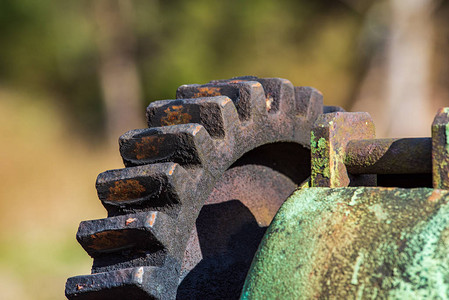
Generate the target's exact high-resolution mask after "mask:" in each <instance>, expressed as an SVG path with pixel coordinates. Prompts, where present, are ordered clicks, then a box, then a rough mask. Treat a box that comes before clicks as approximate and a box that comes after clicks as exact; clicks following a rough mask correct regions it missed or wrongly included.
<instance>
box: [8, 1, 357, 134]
mask: <svg viewBox="0 0 449 300" xmlns="http://www.w3.org/2000/svg"><path fill="white" fill-rule="evenodd" d="M119 4H120V7H121V8H122V9H124V10H127V13H128V14H130V15H129V16H128V17H129V18H130V19H131V25H132V32H131V34H133V35H135V41H136V45H135V47H132V49H131V50H130V51H133V53H132V55H133V57H134V58H135V60H136V64H137V66H138V68H139V73H140V74H139V75H140V80H141V86H142V90H143V98H144V99H145V100H144V101H142V109H143V107H144V106H146V105H148V103H149V102H150V101H153V100H157V99H164V98H173V97H174V93H175V90H176V88H177V86H179V85H181V84H187V83H204V82H208V81H210V80H212V79H220V78H229V77H234V76H238V75H256V76H265V77H274V76H277V77H284V78H287V79H289V80H291V81H292V82H293V83H294V84H295V85H313V86H316V87H318V88H319V89H321V90H322V91H323V92H324V93H325V94H326V95H332V98H331V99H327V103H328V104H331V105H332V104H340V105H344V104H345V103H346V101H347V98H348V97H349V96H350V95H351V89H353V87H354V85H355V83H356V79H357V78H356V76H355V75H352V74H357V68H358V66H359V65H360V59H361V57H358V54H357V53H359V51H357V47H358V33H359V28H360V27H361V22H362V20H363V18H362V15H361V13H360V12H356V11H355V10H353V9H352V8H351V7H350V6H348V5H347V4H345V3H344V2H340V1H330V0H319V1H292V0H280V1H272V0H260V1H255V0H245V1H237V0H230V1H217V0H211V1H210V0H208V1H206V0H192V1H179V0H174V1H157V0H151V1H130V0H128V1H127V0H119ZM96 17H97V16H96V15H95V13H93V2H91V1H86V0H82V1H68V0H60V1H51V0H41V1H32V0H14V1H12V0H9V1H2V2H1V3H0V43H1V45H2V47H0V83H5V82H6V83H7V84H10V85H14V86H16V87H17V88H20V89H21V88H24V87H26V89H31V91H36V90H38V91H39V92H43V93H46V94H48V95H49V97H51V98H52V99H53V101H54V102H55V103H54V104H55V105H58V106H61V107H63V108H64V109H65V111H66V117H67V118H68V119H70V120H71V121H72V124H73V126H76V127H78V128H80V129H84V132H83V133H86V132H90V133H92V132H94V133H95V132H96V133H101V130H102V128H103V124H104V117H105V116H104V103H103V102H102V94H101V90H100V84H99V78H98V65H99V61H100V60H101V57H100V55H99V51H98V46H97V45H98V36H97V33H98V20H96ZM348 54H350V55H348Z"/></svg>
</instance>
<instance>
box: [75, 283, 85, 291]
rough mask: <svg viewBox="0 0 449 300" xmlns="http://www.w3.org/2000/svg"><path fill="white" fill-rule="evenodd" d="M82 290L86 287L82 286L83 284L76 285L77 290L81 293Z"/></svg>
mask: <svg viewBox="0 0 449 300" xmlns="http://www.w3.org/2000/svg"><path fill="white" fill-rule="evenodd" d="M82 289H84V285H82V284H77V285H76V290H77V291H80V290H82Z"/></svg>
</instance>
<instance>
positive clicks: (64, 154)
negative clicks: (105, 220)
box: [0, 0, 449, 300]
mask: <svg viewBox="0 0 449 300" xmlns="http://www.w3.org/2000/svg"><path fill="white" fill-rule="evenodd" d="M448 31H449V1H443V0H441V1H438V0H385V1H383V0H377V1H374V0H340V1H339V0H333V1H331V0H315V1H306V0H301V1H300V0H276V1H275V0H271V1H269V0H258V1H255V0H240V1H237V0H227V1H217V0H207V1H206V0H189V1H179V0H172V1H161V0H147V1H138V0H95V1H87V0H78V1H69V0H58V1H51V0H40V1H35V0H3V1H1V2H0V138H1V142H0V143H1V144H0V145H1V147H0V154H1V159H0V291H1V293H0V299H2V300H5V299H8V300H9V299H46V300H48V299H62V298H63V297H64V296H63V295H64V284H65V281H66V279H67V277H69V276H74V275H81V274H88V273H89V272H90V267H91V263H92V262H91V259H90V258H89V257H88V255H87V254H86V253H85V252H84V251H83V250H82V249H81V247H80V246H79V245H78V244H77V242H76V240H75V234H76V231H77V227H78V224H79V222H80V221H82V220H87V219H94V218H102V217H105V216H106V212H105V210H104V209H103V208H102V206H101V204H100V201H99V200H98V199H97V196H96V192H95V188H94V184H95V179H96V176H97V174H98V173H100V172H102V171H105V170H107V169H113V168H120V167H122V164H121V160H120V157H119V153H118V143H117V139H118V137H119V136H120V135H121V134H122V133H124V132H125V131H127V130H130V129H134V128H143V127H145V122H144V115H145V107H146V106H147V105H148V104H149V103H150V102H151V101H154V100H161V99H172V98H174V97H175V91H176V88H177V87H178V86H179V85H182V84H191V83H206V82H208V81H210V80H213V79H225V78H230V77H234V76H241V75H256V76H259V77H282V78H286V79H289V80H290V81H291V82H292V83H293V84H294V85H296V86H313V87H315V88H317V89H319V90H320V91H322V92H323V94H324V99H325V100H324V101H325V104H327V105H339V106H343V107H344V108H345V109H347V110H352V111H368V112H370V114H371V115H372V116H373V118H374V120H375V123H376V128H377V135H378V136H379V137H386V136H395V137H402V136H430V125H431V122H432V119H433V116H434V114H435V113H436V110H437V108H438V107H441V106H445V105H446V106H449V84H448V80H449V60H448V59H447V53H448V52H449V33H448Z"/></svg>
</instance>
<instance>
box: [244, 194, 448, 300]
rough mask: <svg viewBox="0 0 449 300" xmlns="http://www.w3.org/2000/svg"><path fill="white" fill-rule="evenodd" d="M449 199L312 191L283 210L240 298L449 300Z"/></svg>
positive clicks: (295, 196)
mask: <svg viewBox="0 0 449 300" xmlns="http://www.w3.org/2000/svg"><path fill="white" fill-rule="evenodd" d="M448 214H449V194H448V191H445V190H434V189H430V188H420V189H399V188H378V187H375V188H374V187H358V188H351V187H348V188H336V189H329V188H305V189H302V190H300V191H297V192H295V193H294V194H293V195H292V196H291V197H290V198H289V199H288V200H287V201H286V202H285V203H284V204H283V205H282V207H281V209H280V210H279V212H278V213H277V215H276V217H275V218H274V220H273V222H272V223H271V225H270V227H269V228H268V230H267V233H266V235H265V236H264V239H263V240H262V242H261V245H260V247H259V250H258V252H257V253H256V256H255V258H254V261H253V263H252V266H251V269H250V272H249V274H248V277H247V279H246V282H245V287H244V289H243V292H242V298H241V299H444V298H446V297H447V295H448V293H449V283H448V281H447V280H446V279H447V278H448V277H449V259H448V257H449V238H448V237H449V219H448V217H447V216H448Z"/></svg>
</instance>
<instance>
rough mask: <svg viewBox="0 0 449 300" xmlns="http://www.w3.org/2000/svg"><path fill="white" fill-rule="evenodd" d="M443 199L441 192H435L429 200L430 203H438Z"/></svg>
mask: <svg viewBox="0 0 449 300" xmlns="http://www.w3.org/2000/svg"><path fill="white" fill-rule="evenodd" d="M440 198H441V191H440V190H433V192H432V194H431V195H430V196H429V198H427V200H428V201H429V202H436V201H438V200H439V199H440Z"/></svg>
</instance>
